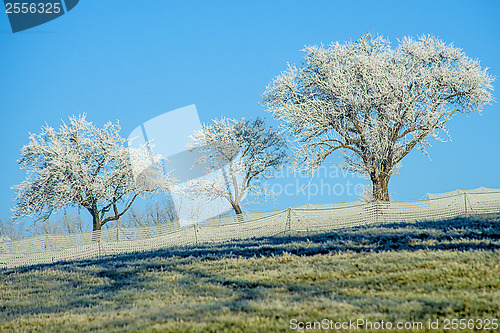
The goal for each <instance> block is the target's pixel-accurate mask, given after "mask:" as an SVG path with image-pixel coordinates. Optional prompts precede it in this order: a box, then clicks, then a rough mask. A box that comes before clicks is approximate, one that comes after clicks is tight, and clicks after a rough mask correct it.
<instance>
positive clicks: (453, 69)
mask: <svg viewBox="0 0 500 333" xmlns="http://www.w3.org/2000/svg"><path fill="white" fill-rule="evenodd" d="M303 51H304V53H305V58H304V62H303V63H302V65H300V66H295V65H289V66H288V69H287V70H286V71H284V72H282V73H281V74H280V75H278V76H277V77H276V78H275V79H274V80H273V81H272V82H271V83H270V84H269V85H268V87H267V89H266V91H265V92H264V94H263V103H264V104H265V105H266V106H267V107H268V111H269V112H271V113H272V114H273V116H274V117H275V118H276V119H277V120H279V121H280V122H281V124H282V126H283V128H285V129H286V130H288V132H289V133H290V134H291V136H292V142H293V146H294V148H295V161H296V167H297V169H299V170H301V171H303V172H314V171H315V170H316V169H317V168H318V167H319V166H320V165H321V164H322V163H323V162H324V161H325V159H326V158H327V157H328V156H329V155H331V154H332V153H333V152H335V151H341V152H342V153H343V156H344V162H343V163H342V164H341V166H342V167H344V168H346V169H347V170H349V171H351V172H356V173H362V174H364V175H366V177H367V178H369V179H370V180H371V181H372V184H373V197H374V198H375V199H377V200H389V192H388V182H389V179H390V177H391V176H392V175H394V174H396V173H397V170H398V168H399V167H400V165H401V163H400V162H401V160H402V159H403V158H404V157H405V156H406V155H407V154H408V153H409V152H410V151H412V150H413V149H414V148H416V149H420V150H421V151H422V152H423V153H424V154H427V150H426V148H427V147H428V146H429V145H430V143H429V139H430V138H435V139H438V140H442V139H443V134H444V135H445V136H447V135H448V130H447V128H446V123H447V122H448V121H449V120H451V119H452V117H453V116H454V115H455V114H456V113H467V112H471V111H479V112H480V111H481V110H482V108H483V106H484V105H485V104H487V103H488V102H490V101H491V100H492V95H491V90H492V85H491V83H492V82H493V78H492V76H491V75H489V74H488V72H487V69H482V68H481V66H480V64H479V61H478V60H473V59H471V58H469V57H468V56H467V55H465V54H464V52H463V51H462V50H461V49H459V48H457V47H455V46H453V45H452V44H445V43H444V42H443V41H441V40H440V39H438V38H436V37H433V36H422V37H420V38H418V39H414V38H411V37H405V38H403V39H402V40H401V41H400V42H399V45H398V46H397V47H396V48H391V44H390V42H389V40H388V39H385V38H383V37H380V36H378V37H374V36H372V35H370V34H366V35H364V36H362V37H361V38H360V39H359V40H357V41H354V42H346V43H343V44H341V43H338V42H336V43H332V44H331V45H329V46H328V47H325V46H323V45H320V46H316V45H314V46H308V47H306V48H305V49H303Z"/></svg>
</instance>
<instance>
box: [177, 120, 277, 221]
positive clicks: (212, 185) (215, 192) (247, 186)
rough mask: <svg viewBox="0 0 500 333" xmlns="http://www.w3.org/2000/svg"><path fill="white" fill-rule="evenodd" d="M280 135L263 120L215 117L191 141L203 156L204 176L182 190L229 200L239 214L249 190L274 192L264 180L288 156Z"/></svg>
mask: <svg viewBox="0 0 500 333" xmlns="http://www.w3.org/2000/svg"><path fill="white" fill-rule="evenodd" d="M284 146H285V142H284V141H283V138H282V137H281V135H280V134H279V133H278V132H277V131H275V130H273V129H272V128H270V127H267V126H266V125H265V122H264V120H262V119H260V118H257V119H255V120H236V119H227V118H221V119H214V120H212V123H211V124H206V125H203V127H202V129H201V130H199V131H196V132H195V133H194V135H193V136H192V141H191V143H190V144H189V147H190V148H191V149H196V150H197V151H198V152H199V153H200V155H201V157H200V158H199V159H198V160H197V161H196V163H195V166H194V167H196V165H204V166H205V170H204V174H205V175H204V176H203V177H200V178H196V179H193V180H191V181H189V182H188V183H187V184H186V185H185V186H183V187H182V188H181V189H180V190H181V191H184V192H185V193H186V194H187V195H188V196H190V197H192V198H195V199H201V198H204V199H209V200H215V199H220V198H222V199H224V200H227V201H228V202H229V203H230V204H231V207H232V208H233V210H234V212H235V213H236V214H241V213H242V210H241V202H242V200H243V199H244V198H245V195H246V194H249V195H251V196H253V197H254V198H258V197H266V196H269V195H272V193H271V191H270V190H269V189H268V188H267V187H266V185H265V180H266V179H268V178H270V177H272V175H273V171H275V170H278V169H280V168H281V167H282V166H283V163H284V162H285V159H286V153H285V151H284Z"/></svg>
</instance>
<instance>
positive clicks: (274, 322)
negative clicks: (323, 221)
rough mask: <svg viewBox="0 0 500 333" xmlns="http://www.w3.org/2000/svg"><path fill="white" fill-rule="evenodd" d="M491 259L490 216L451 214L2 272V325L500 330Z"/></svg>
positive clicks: (494, 223)
mask: <svg viewBox="0 0 500 333" xmlns="http://www.w3.org/2000/svg"><path fill="white" fill-rule="evenodd" d="M499 259H500V223H499V222H498V219H490V220H488V219H482V220H467V219H456V220H452V221H443V222H423V223H414V224H391V225H383V226H373V227H358V228H352V229H345V230H341V231H338V232H335V233H328V234H318V235H296V236H288V237H271V238H261V239H252V240H248V241H238V242H230V243H225V244H219V245H215V246H209V245H207V246H197V247H182V248H174V249H166V250H162V251H155V252H150V253H141V254H133V255H124V256H118V257H108V258H104V259H101V260H94V261H77V262H67V263H60V264H53V265H44V266H37V267H29V268H22V269H11V270H1V271H0V331H6V332H10V331H12V332H20V331H47V332H58V331H60V332H68V331H91V330H102V331H146V332H156V331H167V332H168V331H175V332H178V331H186V332H198V331H200V332H205V331H207V332H221V331H228V332H267V331H278V332H285V331H288V332H290V331H295V330H293V329H292V328H297V327H299V325H302V324H303V325H307V323H306V322H315V321H317V322H320V323H321V324H322V325H326V324H328V325H330V326H328V327H334V326H331V325H335V322H346V323H348V322H349V321H351V322H356V323H361V322H357V320H360V321H361V320H364V321H365V322H364V325H369V324H368V323H367V322H370V323H371V324H372V326H373V327H377V323H378V325H380V324H381V322H382V321H384V325H387V322H390V323H391V324H393V325H397V323H402V324H404V323H406V324H407V325H418V323H420V322H421V323H422V325H423V326H422V328H423V329H420V328H419V327H418V326H414V329H410V330H406V331H414V332H424V331H432V332H439V331H445V332H450V331H453V330H444V326H445V325H446V323H447V322H446V319H467V320H469V319H474V320H475V321H474V322H467V323H468V324H469V325H471V324H472V325H473V326H474V327H476V328H479V325H480V324H481V325H483V327H484V326H486V325H488V326H489V327H490V329H489V330H481V331H482V332H486V331H500V330H498V329H497V330H494V329H493V328H494V324H493V322H490V323H489V324H488V322H487V319H494V318H496V319H500V318H499V317H500V315H499V314H500V260H499ZM324 320H326V321H324ZM328 320H332V322H329V321H328ZM429 320H431V321H432V322H436V320H439V323H438V324H439V327H440V329H439V330H429V329H428V322H429ZM480 320H483V321H480ZM412 323H413V324H412ZM455 324H457V323H455ZM311 325H314V324H311ZM457 325H458V324H457ZM448 326H449V327H450V328H452V322H451V321H450V322H449V323H448ZM350 327H351V328H352V326H350ZM360 327H366V326H360ZM368 327H369V326H368ZM379 327H380V326H379ZM385 327H387V326H385ZM324 328H326V326H325V327H324ZM309 331H310V330H309ZM323 331H325V330H323ZM332 331H334V330H332ZM365 331H374V332H381V331H384V330H381V329H378V330H376V329H373V330H365ZM464 331H470V329H469V328H467V329H465V330H464Z"/></svg>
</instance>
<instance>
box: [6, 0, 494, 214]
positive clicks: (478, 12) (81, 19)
mask: <svg viewBox="0 0 500 333" xmlns="http://www.w3.org/2000/svg"><path fill="white" fill-rule="evenodd" d="M499 14H500V2H498V1H493V0H492V1H474V2H472V1H436V0H434V1H370V2H369V1H314V0H312V1H248V2H245V3H244V2H239V1H152V0H142V1H132V0H120V1H118V0H113V1H111V0H109V1H97V0H86V1H80V3H79V4H78V5H77V6H76V7H75V8H74V9H73V10H72V11H70V12H69V13H67V14H65V15H63V16H62V17H60V18H58V19H55V20H53V21H51V22H48V23H46V24H44V25H41V26H38V27H35V28H33V29H30V30H26V31H24V32H19V33H16V34H13V33H12V32H11V30H10V26H9V22H8V18H7V15H6V14H5V13H1V14H0V49H1V54H0V73H1V75H2V77H1V80H0V97H1V98H0V120H1V121H0V123H1V124H2V130H1V131H0V136H1V145H0V156H1V157H0V163H1V164H0V166H1V171H2V172H1V173H0V217H2V218H5V217H7V216H9V215H10V208H11V207H12V206H13V201H12V200H13V198H14V191H13V190H11V189H10V187H11V186H13V185H15V184H18V183H20V182H21V181H23V179H24V178H25V172H24V171H22V170H20V169H19V166H18V165H17V162H16V160H17V159H18V158H19V153H20V149H21V147H22V146H23V145H25V144H27V142H28V136H29V133H30V132H35V133H38V132H39V131H40V128H41V126H42V125H44V124H45V123H48V124H49V125H51V126H54V127H58V126H59V125H60V124H61V120H66V119H68V117H69V116H71V115H78V114H81V113H84V112H85V113H87V119H88V120H90V121H92V122H94V123H95V124H97V125H98V126H101V125H102V124H104V123H105V122H107V121H108V120H111V121H116V120H117V119H119V120H120V122H121V125H122V134H123V136H125V137H126V136H128V134H129V133H130V132H131V131H132V130H133V129H134V128H136V127H137V126H139V125H140V124H141V123H143V122H145V121H147V120H149V119H151V118H154V117H156V116H158V115H161V114H163V113H165V112H168V111H170V110H174V109H177V108H180V107H184V106H187V105H191V104H196V107H197V110H198V113H199V117H200V120H201V122H205V123H206V122H208V121H210V119H212V118H214V117H220V116H226V117H235V118H242V117H246V118H252V117H255V116H261V117H266V118H267V119H270V118H271V117H270V115H269V114H267V113H266V112H265V111H264V107H263V106H260V105H259V102H260V101H261V94H262V93H263V92H264V90H265V87H266V85H267V84H268V83H269V82H270V81H271V80H272V79H273V78H274V77H275V76H276V75H278V74H279V73H280V72H281V71H282V70H284V69H285V68H286V64H287V62H290V63H297V64H298V63H300V61H301V57H302V54H301V52H300V49H302V48H303V47H304V45H310V44H319V43H323V44H329V43H330V42H332V41H346V40H354V39H357V38H358V37H359V36H360V35H363V34H364V33H365V32H367V31H371V32H372V33H374V34H381V35H383V36H386V37H388V38H390V39H391V41H392V42H393V43H394V44H396V43H397V39H398V38H401V37H403V36H407V35H411V36H418V35H422V34H433V35H436V36H438V37H440V38H442V39H443V40H444V41H445V42H448V43H450V42H453V43H454V44H455V45H456V46H458V47H460V48H462V49H464V51H465V53H466V54H468V55H469V56H470V57H472V58H477V59H479V60H480V61H481V64H482V66H484V67H489V68H490V70H489V71H490V73H491V74H492V75H494V76H496V77H498V76H499V73H500V57H499V56H498V54H500V34H499V32H500V29H499V28H500V21H499V20H498V15H499ZM495 85H496V83H494V86H495ZM494 95H495V93H494ZM270 123H272V122H270ZM499 124H500V113H499V105H498V103H496V102H493V103H492V105H489V106H486V107H485V109H484V111H483V114H482V115H481V116H480V115H478V114H470V115H468V116H465V115H458V116H457V117H456V118H455V119H453V120H452V122H450V123H449V128H450V133H451V136H452V139H453V141H452V142H447V143H440V142H437V141H436V142H434V143H433V147H432V148H430V149H429V152H430V155H431V158H432V161H430V160H429V159H428V158H426V157H424V156H422V155H421V154H420V153H419V152H413V153H412V154H410V155H409V156H407V157H406V158H405V159H404V160H403V167H402V168H401V169H400V175H398V176H395V177H393V178H392V179H391V182H390V193H391V195H392V197H393V198H394V199H399V200H416V199H420V198H421V197H422V196H423V195H425V193H427V192H444V191H450V190H454V189H456V188H461V189H469V188H475V187H479V186H486V187H494V188H500V176H499V173H498V170H499V168H498V166H499V164H500V157H499V156H500V154H499V146H500V135H499V131H498V126H499ZM337 162H339V161H337V160H335V159H333V158H332V159H330V160H329V161H328V162H327V163H328V164H326V165H325V167H326V168H327V171H328V177H326V178H325V177H324V176H323V178H321V177H320V178H317V179H315V180H314V181H313V184H316V188H315V189H314V187H313V188H312V190H313V191H309V192H308V193H307V192H302V193H299V194H290V193H292V190H293V189H294V187H295V185H294V184H296V183H301V184H305V183H306V181H305V180H304V179H303V178H301V177H300V176H298V175H293V174H290V175H286V173H285V174H281V175H280V177H279V179H277V180H276V184H280V185H279V186H281V189H282V190H283V192H284V188H285V186H286V185H288V184H292V185H289V187H288V190H289V191H288V195H287V194H282V195H279V196H277V199H276V201H272V202H267V203H263V204H258V205H255V204H254V205H247V209H248V210H253V211H258V210H267V209H274V208H284V207H289V206H294V205H299V204H303V203H306V202H339V201H349V200H355V199H357V198H358V197H357V195H355V194H354V193H353V191H351V192H350V194H349V193H348V192H349V191H348V187H349V184H348V183H351V184H358V183H363V182H364V180H362V179H360V178H358V177H356V176H351V175H344V174H343V173H342V172H341V171H340V170H337V169H336V167H335V164H336V163H337ZM325 184H329V185H328V186H330V187H328V186H327V185H325ZM334 185H337V187H336V188H335V189H334V188H333V186H334ZM341 190H342V191H341ZM314 191H316V192H314ZM321 191H323V193H322V192H321ZM328 191H329V192H330V193H329V194H328V193H326V192H328Z"/></svg>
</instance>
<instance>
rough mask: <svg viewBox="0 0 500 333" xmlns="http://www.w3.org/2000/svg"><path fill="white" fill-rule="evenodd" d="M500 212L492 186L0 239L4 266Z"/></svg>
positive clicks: (499, 198)
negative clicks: (433, 195) (431, 196)
mask: <svg viewBox="0 0 500 333" xmlns="http://www.w3.org/2000/svg"><path fill="white" fill-rule="evenodd" d="M499 212H500V192H493V191H489V192H483V193H466V192H464V193H450V195H449V196H442V197H439V198H436V199H429V200H420V201H397V202H371V203H363V202H360V201H353V202H351V203H343V204H341V205H339V204H331V205H329V204H318V205H314V204H310V205H302V206H298V207H294V208H288V209H285V210H278V211H269V212H259V213H244V214H242V215H239V216H225V217H221V218H214V219H209V220H204V221H182V223H168V224H158V225H153V226H145V227H129V228H122V227H115V228H110V229H105V230H101V231H98V232H87V233H77V234H62V235H42V236H36V237H31V238H27V239H22V240H18V241H8V242H0V268H5V267H7V268H9V267H16V266H25V265H34V264H44V263H52V262H56V261H64V260H78V259H91V258H97V257H102V256H106V255H113V254H121V253H130V252H140V251H151V250H156V249H161V248H168V247H173V246H184V245H195V244H207V243H221V242H225V241H231V240H239V239H246V238H253V237H264V236H275V235H285V234H290V233H302V232H305V233H312V232H325V231H331V230H335V229H339V228H346V227H354V226H359V225H368V224H380V223H394V222H415V221H439V220H445V219H452V218H456V217H461V216H465V217H467V216H471V215H481V214H492V213H499ZM186 224H190V225H189V226H185V225H186Z"/></svg>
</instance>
